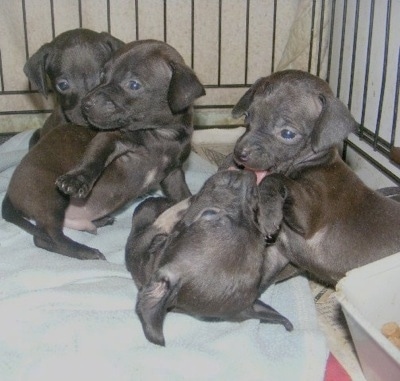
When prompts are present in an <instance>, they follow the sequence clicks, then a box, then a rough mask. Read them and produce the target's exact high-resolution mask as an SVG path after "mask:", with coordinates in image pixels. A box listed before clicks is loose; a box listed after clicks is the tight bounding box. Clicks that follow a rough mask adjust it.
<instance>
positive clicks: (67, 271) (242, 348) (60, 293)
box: [0, 132, 328, 381]
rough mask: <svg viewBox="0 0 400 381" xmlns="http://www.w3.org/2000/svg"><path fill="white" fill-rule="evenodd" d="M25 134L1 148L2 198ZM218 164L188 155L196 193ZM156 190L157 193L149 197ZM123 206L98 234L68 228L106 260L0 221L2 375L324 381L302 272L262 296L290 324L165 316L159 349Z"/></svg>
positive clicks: (322, 348) (324, 352)
mask: <svg viewBox="0 0 400 381" xmlns="http://www.w3.org/2000/svg"><path fill="white" fill-rule="evenodd" d="M30 136H31V132H26V133H21V134H18V135H16V136H15V137H13V138H12V139H10V140H9V141H7V142H6V143H5V144H3V145H1V146H0V163H1V166H0V168H1V172H0V201H2V200H3V197H4V194H5V191H6V189H7V185H8V182H9V179H10V177H11V174H12V172H13V170H14V169H15V166H16V164H17V163H18V162H19V160H20V159H21V158H22V156H23V155H24V154H25V153H26V152H27V147H28V141H29V138H30ZM215 170H216V168H215V167H214V166H212V165H211V164H210V163H209V162H207V161H205V160H203V159H202V158H201V157H200V156H198V155H196V154H195V153H192V154H191V155H190V157H189V159H188V162H187V164H186V167H185V171H186V177H187V181H188V184H189V187H190V189H191V190H192V192H194V193H196V192H197V191H198V190H199V189H200V187H201V186H202V184H203V183H204V181H205V179H206V178H208V177H209V176H210V175H211V174H212V173H214V172H215ZM156 194H159V193H156ZM139 202H140V201H138V202H136V203H134V204H133V205H131V206H130V207H129V208H128V209H126V210H124V211H123V212H122V213H121V214H119V215H118V216H117V218H116V221H115V223H114V224H113V225H111V226H105V227H102V228H100V229H99V230H98V234H97V235H91V234H88V233H85V232H78V231H73V230H69V229H66V231H65V233H66V234H67V235H68V236H70V237H71V238H73V239H75V240H77V241H79V242H82V243H85V244H87V245H90V246H92V247H96V248H99V249H100V250H101V251H102V252H103V253H104V255H105V256H106V258H107V261H80V260H77V259H73V258H68V257H64V256H62V255H59V254H55V253H51V252H47V251H45V250H42V249H39V248H37V247H35V246H34V244H33V240H32V237H31V236H30V235H29V234H27V233H25V232H24V231H22V230H21V229H19V228H18V227H16V226H14V225H12V224H10V223H7V222H6V221H4V220H3V219H0V379H1V380H2V381H8V380H10V381H11V380H13V381H14V380H29V381H35V380H55V379H57V380H69V381H70V380H74V379H75V380H83V379H86V380H91V379H96V380H97V381H102V380H111V379H115V380H119V381H124V380H153V381H155V380H174V381H179V380H185V381H186V380H202V381H204V380H228V379H229V380H274V381H276V380H279V381H285V380H287V381H294V380H296V381H299V380H306V381H313V380H323V378H324V369H325V365H326V360H327V357H328V349H327V345H326V342H325V339H324V336H323V333H322V331H321V330H320V329H319V327H318V323H317V320H316V312H315V306H314V303H313V299H312V296H311V292H310V289H309V286H308V282H307V280H306V279H305V278H303V277H296V278H293V279H291V280H290V281H286V282H283V283H281V284H279V285H275V286H272V287H270V288H269V289H268V290H267V291H266V292H265V293H264V294H263V295H262V298H261V299H262V300H263V301H265V302H266V303H268V304H270V305H271V306H273V307H274V308H275V309H277V310H278V311H279V312H281V313H282V314H283V315H284V316H286V317H287V318H289V319H290V320H291V321H292V323H293V324H294V330H293V331H292V332H287V331H285V329H284V328H283V327H282V326H280V325H271V324H260V323H259V322H258V321H255V320H252V321H246V322H242V323H231V322H204V321H200V320H198V319H195V318H193V317H190V316H186V315H183V314H178V313H170V314H168V315H167V318H166V321H165V324H164V334H165V338H166V343H167V346H166V347H165V348H164V347H159V346H156V345H153V344H151V343H149V342H148V341H147V340H146V339H145V337H144V335H143V331H142V328H141V324H140V322H139V319H138V317H137V315H136V314H135V311H134V307H135V301H136V292H137V290H136V287H135V285H134V283H133V281H132V279H131V277H130V274H129V273H128V272H127V270H126V268H125V264H124V248H125V243H126V240H127V237H128V234H129V231H130V228H131V216H132V212H133V210H134V208H135V207H136V205H137V204H138V203H139Z"/></svg>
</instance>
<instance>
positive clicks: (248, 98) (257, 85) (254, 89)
mask: <svg viewBox="0 0 400 381" xmlns="http://www.w3.org/2000/svg"><path fill="white" fill-rule="evenodd" d="M266 86H267V82H266V81H265V77H264V78H259V79H257V81H256V82H254V83H253V85H252V86H251V87H250V89H248V90H247V91H246V92H245V93H244V95H243V96H242V97H241V98H240V99H239V101H238V102H237V103H236V105H235V106H234V107H233V109H232V116H233V117H234V118H240V117H241V116H242V115H243V114H244V113H245V112H246V111H247V110H248V109H249V107H250V105H251V104H252V102H253V99H254V96H255V95H256V94H259V93H262V92H263V91H264V90H265V88H266Z"/></svg>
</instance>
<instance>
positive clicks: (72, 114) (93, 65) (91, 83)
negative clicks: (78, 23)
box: [24, 29, 124, 147]
mask: <svg viewBox="0 0 400 381" xmlns="http://www.w3.org/2000/svg"><path fill="white" fill-rule="evenodd" d="M123 45H124V43H123V42H122V41H120V40H118V39H117V38H115V37H113V36H111V35H110V34H108V33H106V32H102V33H98V32H94V31H92V30H89V29H73V30H69V31H66V32H64V33H61V34H60V35H58V36H57V37H56V38H54V40H53V41H51V42H49V43H46V44H44V45H43V46H42V47H40V49H39V50H38V51H37V52H36V53H34V54H33V55H32V56H31V57H30V58H29V60H28V61H27V62H26V64H25V66H24V72H25V74H26V76H27V77H28V79H29V80H30V81H31V82H32V83H33V84H34V85H35V86H36V87H37V88H38V90H39V92H40V93H41V94H43V95H44V96H45V97H46V98H47V96H48V93H49V90H50V88H49V86H48V83H47V79H49V80H50V87H51V89H52V90H53V91H54V92H55V95H56V104H55V107H54V110H53V112H52V113H51V115H50V116H49V117H48V118H47V119H46V121H45V123H44V125H43V127H42V128H41V129H38V130H36V131H35V132H34V134H33V135H32V138H31V140H30V142H29V145H30V147H32V146H33V145H34V144H35V143H36V142H37V141H38V140H39V139H40V137H41V136H43V135H44V134H46V133H47V132H48V131H50V130H51V129H52V128H54V127H55V126H58V125H60V124H65V123H67V122H70V123H75V124H78V125H83V126H86V125H87V124H88V123H87V121H86V119H85V118H84V116H83V115H82V111H81V101H82V99H83V97H84V96H85V95H86V94H87V93H88V92H89V90H92V89H93V88H94V87H96V86H97V85H98V84H99V83H100V74H101V72H102V71H103V66H104V64H105V63H106V61H107V60H108V59H109V58H110V57H111V55H112V53H113V52H114V51H116V50H117V49H118V48H120V47H121V46H123Z"/></svg>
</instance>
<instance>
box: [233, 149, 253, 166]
mask: <svg viewBox="0 0 400 381" xmlns="http://www.w3.org/2000/svg"><path fill="white" fill-rule="evenodd" d="M249 156H250V152H249V150H248V149H246V148H244V149H242V150H241V151H239V152H236V158H237V159H238V160H239V161H241V162H242V163H245V162H246V161H247V160H249Z"/></svg>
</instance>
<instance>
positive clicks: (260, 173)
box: [254, 171, 269, 185]
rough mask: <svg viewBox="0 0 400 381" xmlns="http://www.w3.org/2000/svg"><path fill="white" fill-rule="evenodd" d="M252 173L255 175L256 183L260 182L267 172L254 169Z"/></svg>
mask: <svg viewBox="0 0 400 381" xmlns="http://www.w3.org/2000/svg"><path fill="white" fill-rule="evenodd" d="M254 173H255V174H256V176H257V185H258V184H260V183H261V181H262V179H263V178H264V177H265V176H268V174H269V172H268V171H254Z"/></svg>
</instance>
